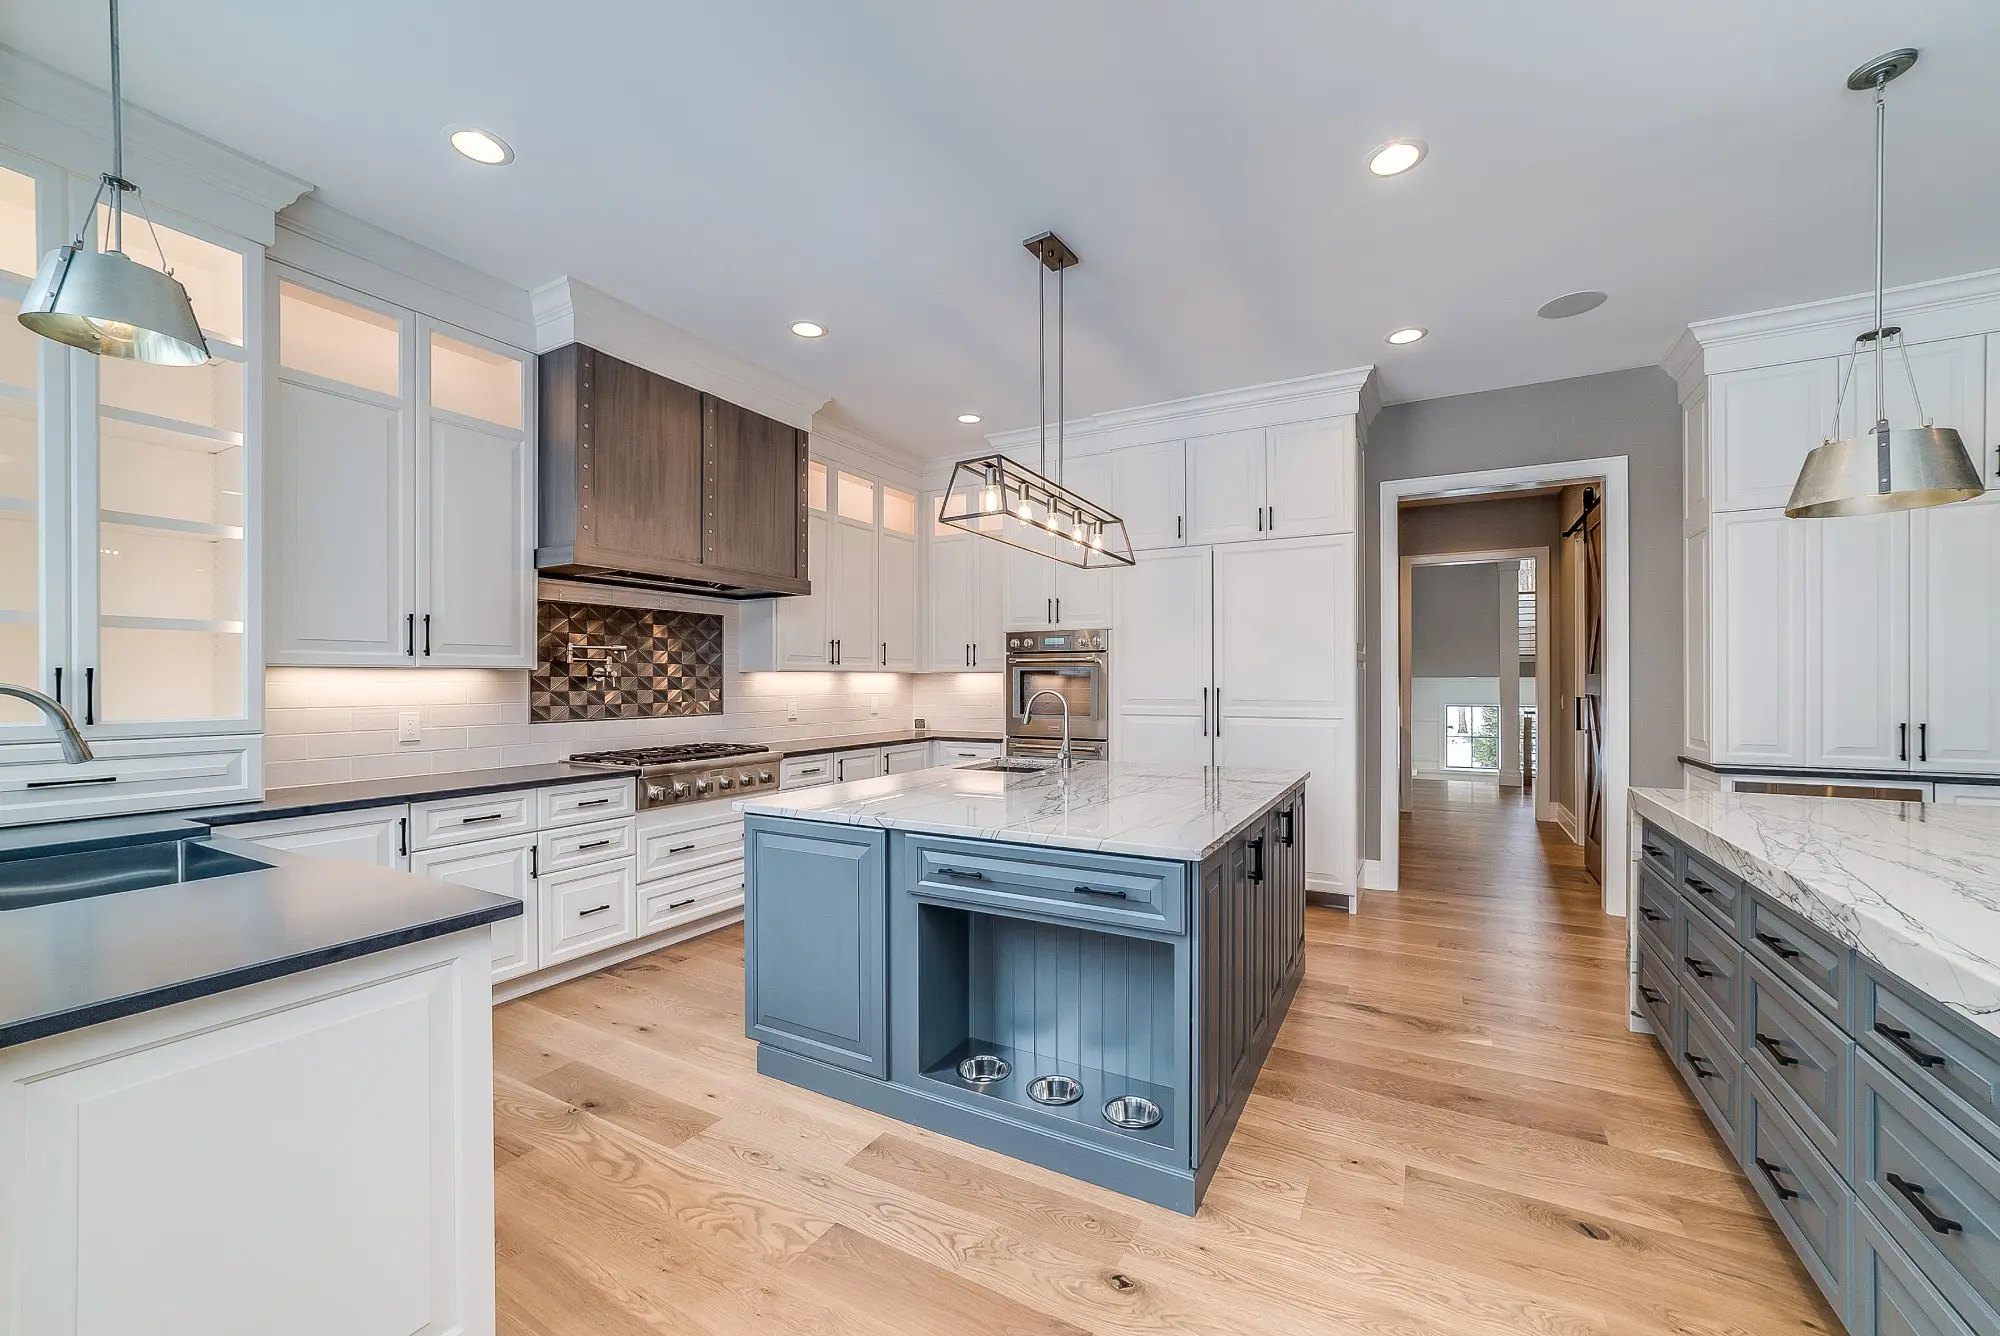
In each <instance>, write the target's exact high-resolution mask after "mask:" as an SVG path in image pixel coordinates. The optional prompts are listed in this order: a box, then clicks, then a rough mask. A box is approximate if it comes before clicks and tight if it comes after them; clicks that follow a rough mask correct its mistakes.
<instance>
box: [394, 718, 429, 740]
mask: <svg viewBox="0 0 2000 1336" xmlns="http://www.w3.org/2000/svg"><path fill="white" fill-rule="evenodd" d="M423 740H424V730H423V716H421V715H419V714H418V713H417V712H416V711H415V710H404V711H402V712H401V713H399V714H398V715H397V716H396V741H397V743H398V744H399V745H403V746H407V745H409V744H411V743H415V742H422V741H423Z"/></svg>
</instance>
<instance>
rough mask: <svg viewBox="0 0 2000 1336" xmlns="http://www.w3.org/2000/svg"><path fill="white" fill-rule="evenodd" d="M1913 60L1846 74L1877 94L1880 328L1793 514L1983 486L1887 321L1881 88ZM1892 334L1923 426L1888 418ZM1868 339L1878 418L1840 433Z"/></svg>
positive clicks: (1846, 379) (1907, 504) (1962, 494)
mask: <svg viewBox="0 0 2000 1336" xmlns="http://www.w3.org/2000/svg"><path fill="white" fill-rule="evenodd" d="M1916 63H1917V53H1916V51H1915V50H1914V49H1913V48H1910V47H1905V48H1903V49H1902V50H1900V51H1892V52H1890V53H1889V54H1888V55H1886V56H1881V57H1879V58H1877V59H1875V60H1871V61H1869V62H1868V63H1867V64H1866V65H1863V66H1862V67H1861V68H1860V69H1858V70H1856V71H1854V73H1852V74H1850V75H1848V76H1847V86H1848V87H1849V88H1851V89H1853V90H1854V91H1856V92H1865V91H1868V90H1870V89H1873V90H1874V93H1875V327H1874V328H1873V329H1871V330H1868V331H1866V332H1865V333H1862V334H1860V335H1857V336H1856V337H1855V340H1854V351H1853V353H1851V354H1850V355H1849V358H1848V362H1847V373H1846V375H1844V376H1843V377H1842V378H1841V382H1840V392H1839V394H1838V395H1836V396H1835V399H1834V405H1833V427H1832V429H1831V430H1830V431H1829V432H1828V433H1827V438H1826V440H1825V441H1824V442H1822V443H1821V444H1820V445H1819V446H1817V447H1815V448H1814V450H1813V452H1812V453H1811V454H1809V455H1807V456H1806V462H1805V467H1804V468H1802V469H1800V470H1799V480H1798V482H1797V483H1795V484H1794V485H1793V487H1792V497H1791V500H1790V501H1788V502H1786V504H1785V514H1786V515H1788V516H1790V517H1791V518H1793V519H1822V518H1826V517H1829V516H1834V515H1880V514H1883V513H1885V512H1888V511H1892V510H1916V509H1919V508H1921V507H1924V506H1942V505H1948V504H1949V503H1951V502H1953V501H1969V500H1971V499H1972V498H1973V497H1975V496H1979V495H1981V494H1982V493H1984V492H1985V490H1986V485H1985V483H1983V482H1982V481H1981V480H1980V477H1979V470H1978V469H1977V468H1975V467H1974V466H1973V463H1972V458H1971V456H1970V455H1968V454H1967V453H1966V451H1965V442H1964V441H1963V440H1961V439H1960V438H1959V434H1958V432H1957V431H1956V430H1955V429H1953V428H1951V427H1936V426H1932V425H1931V423H1930V420H1929V419H1928V418H1925V417H1924V408H1923V401H1922V400H1921V399H1920V398H1919V397H1918V395H1917V378H1916V374H1915V372H1913V371H1912V370H1911V369H1910V353H1909V349H1908V348H1907V347H1905V346H1904V344H1903V337H1902V336H1903V331H1902V330H1901V329H1899V328H1897V327H1895V326H1893V325H1884V324H1883V320H1882V196H1883V188H1882V178H1883V169H1882V164H1883V140H1884V130H1885V126H1886V123H1887V119H1888V104H1887V101H1886V99H1885V98H1884V96H1883V90H1884V89H1885V88H1887V87H1888V85H1889V81H1890V80H1891V79H1894V78H1896V77H1897V76H1898V75H1900V74H1903V73H1905V72H1907V71H1908V70H1909V68H1910V67H1911V66H1912V65H1914V64H1916ZM1891 339H1894V340H1895V341H1896V345H1897V348H1898V349H1899V350H1900V351H1901V352H1902V356H1903V372H1904V374H1905V375H1906V376H1908V377H1909V384H1910V401H1911V402H1912V403H1913V404H1914V405H1915V406H1916V411H1917V418H1918V421H1919V422H1920V423H1921V424H1922V425H1921V426H1917V427H1905V428H1902V429H1900V430H1898V429H1896V428H1893V427H1891V426H1890V425H1889V406H1888V401H1887V400H1886V399H1885V398H1884V397H1883V396H1884V388H1885V387H1884V375H1883V366H1882V362H1883V358H1884V356H1885V355H1886V353H1887V349H1886V347H1885V346H1884V345H1886V344H1887V343H1888V342H1889V340H1891ZM1863 344H1873V345H1874V348H1873V352H1874V357H1875V414H1876V420H1875V425H1874V427H1873V428H1872V429H1871V430H1870V431H1869V432H1868V433H1867V434H1865V435H1861V434H1856V435H1854V436H1849V437H1845V438H1836V433H1838V432H1839V430H1840V409H1841V405H1842V403H1843V402H1844V401H1845V400H1846V398H1847V387H1848V385H1849V383H1850V382H1851V381H1852V380H1853V378H1854V364H1855V362H1856V361H1857V360H1859V358H1860V354H1861V350H1862V345H1863Z"/></svg>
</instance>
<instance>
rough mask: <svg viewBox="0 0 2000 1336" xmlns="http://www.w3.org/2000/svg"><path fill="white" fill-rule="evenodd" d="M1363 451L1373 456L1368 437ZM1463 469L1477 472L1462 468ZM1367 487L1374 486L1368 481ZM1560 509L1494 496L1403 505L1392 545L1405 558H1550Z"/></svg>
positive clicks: (1556, 502) (1553, 502)
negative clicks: (1530, 550) (1542, 552)
mask: <svg viewBox="0 0 2000 1336" xmlns="http://www.w3.org/2000/svg"><path fill="white" fill-rule="evenodd" d="M1414 406H1415V405H1411V407H1414ZM1388 411H1393V410H1385V415H1386V413H1387V412H1388ZM1378 420H1379V419H1378ZM1368 448H1369V451H1370V453H1373V451H1374V449H1375V442H1374V439H1373V434H1372V432H1371V435H1370V440H1369V442H1368ZM1463 467H1465V468H1477V467H1479V466H1478V465H1476V464H1467V465H1464V466H1463ZM1370 481H1371V482H1374V481H1378V480H1377V479H1374V478H1372V477H1371V478H1370ZM1560 507H1561V498H1560V497H1557V496H1553V495H1549V496H1496V497H1487V498H1483V499H1480V500H1477V501H1453V502H1450V503H1448V504H1445V505H1436V506H1433V505H1421V506H1408V505H1406V506H1404V507H1403V508H1402V511H1401V517H1400V518H1401V522H1400V525H1399V529H1400V534H1401V536H1400V537H1399V538H1398V539H1397V543H1398V546H1400V547H1401V549H1402V553H1403V555H1404V556H1406V557H1415V556H1423V555H1426V554H1428V553H1434V552H1497V551H1503V550H1505V549H1507V548H1510V547H1546V548H1548V549H1549V555H1550V557H1551V558H1553V557H1554V556H1555V549H1556V544H1557V543H1558V542H1559V541H1560V540H1561V534H1562V530H1563V526H1562V525H1561V523H1559V522H1558V520H1557V518H1556V517H1557V512H1558V510H1559V509H1560Z"/></svg>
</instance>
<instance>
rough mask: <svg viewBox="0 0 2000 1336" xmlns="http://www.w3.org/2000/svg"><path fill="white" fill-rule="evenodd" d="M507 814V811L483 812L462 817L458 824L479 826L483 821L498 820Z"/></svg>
mask: <svg viewBox="0 0 2000 1336" xmlns="http://www.w3.org/2000/svg"><path fill="white" fill-rule="evenodd" d="M506 815H507V814H506V813H505V812H483V813H481V814H480V815H478V816H467V817H460V818H459V821H458V824H459V825H461V826H477V825H479V824H481V823H482V822H487V821H498V820H499V819H500V818H501V817H504V816H506Z"/></svg>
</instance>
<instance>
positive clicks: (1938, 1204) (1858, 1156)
mask: <svg viewBox="0 0 2000 1336" xmlns="http://www.w3.org/2000/svg"><path fill="white" fill-rule="evenodd" d="M1853 1135H1854V1187H1855V1192H1856V1193H1857V1194H1858V1195H1859V1197H1860V1199H1861V1202H1862V1204H1863V1205H1864V1206H1866V1207H1867V1208H1868V1209H1869V1210H1871V1211H1873V1212H1874V1213H1875V1218H1876V1219H1877V1220H1879V1221H1881V1222H1882V1225H1883V1228H1885V1229H1887V1230H1888V1232H1889V1234H1890V1235H1891V1236H1892V1237H1893V1238H1894V1239H1895V1240H1896V1241H1897V1242H1898V1243H1900V1244H1902V1245H1903V1249H1904V1251H1905V1252H1907V1253H1908V1254H1909V1255H1910V1260H1911V1261H1913V1262H1915V1263H1916V1264H1917V1268H1918V1270H1920V1271H1922V1272H1923V1273H1924V1275H1925V1276H1927V1277H1929V1278H1930V1282H1931V1283H1932V1284H1933V1285H1935V1286H1937V1288H1938V1290H1939V1292H1940V1293H1942V1294H1943V1295H1944V1297H1945V1299H1946V1300H1947V1301H1949V1302H1950V1304H1951V1306H1952V1307H1953V1308H1955V1309H1957V1310H1958V1312H1959V1313H1960V1314H1961V1315H1962V1316H1963V1317H1964V1318H1965V1320H1966V1322H1967V1323H1969V1324H1970V1325H1971V1326H1972V1328H1973V1329H1974V1330H1975V1331H1996V1332H2000V1160H1996V1159H1995V1158H1994V1157H1993V1156H1992V1155H1990V1154H1988V1153H1987V1152H1986V1151H1985V1150H1983V1149H1981V1148H1980V1147H1979V1146H1977V1145H1975V1144H1974V1143H1973V1141H1972V1139H1971V1138H1969V1137H1967V1136H1966V1135H1965V1133H1963V1132H1961V1131H1959V1130H1958V1128H1956V1127H1955V1126H1953V1125H1952V1124H1951V1123H1950V1122H1949V1121H1948V1120H1947V1119H1946V1118H1945V1117H1944V1115H1942V1114H1940V1113H1939V1112H1938V1111H1937V1110H1935V1109H1933V1108H1931V1107H1930V1106H1929V1105H1928V1104H1925V1103H1924V1102H1923V1101H1921V1100H1919V1099H1918V1098H1917V1097H1916V1096H1915V1095H1913V1094H1911V1093H1910V1091H1909V1089H1908V1087H1906V1086H1904V1085H1903V1083H1902V1082H1901V1081H1899V1080H1897V1079H1896V1078H1895V1077H1894V1076H1892V1075H1890V1074H1889V1072H1888V1071H1887V1070H1885V1069H1884V1068H1883V1067H1882V1066H1881V1065H1880V1064H1878V1063H1877V1062H1875V1060H1874V1059H1872V1058H1870V1057H1869V1056H1868V1055H1867V1054H1865V1053H1863V1054H1860V1055H1858V1056H1857V1057H1856V1059H1855V1100H1854V1133H1853Z"/></svg>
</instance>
